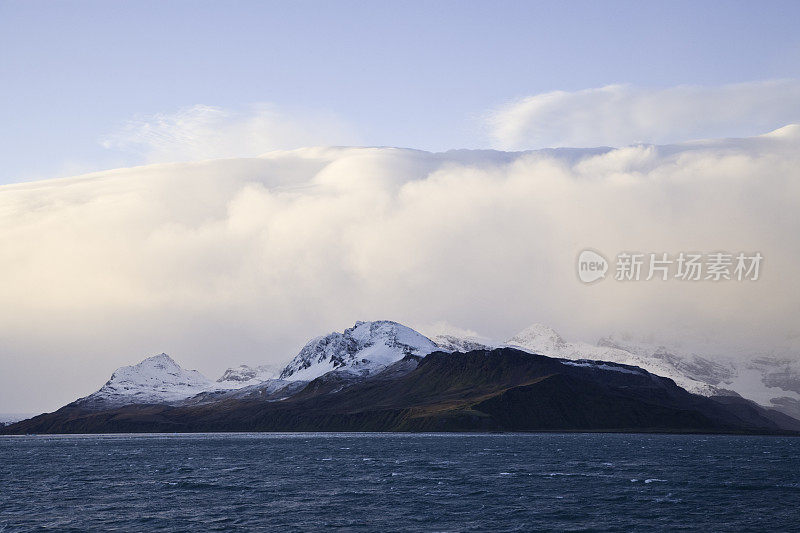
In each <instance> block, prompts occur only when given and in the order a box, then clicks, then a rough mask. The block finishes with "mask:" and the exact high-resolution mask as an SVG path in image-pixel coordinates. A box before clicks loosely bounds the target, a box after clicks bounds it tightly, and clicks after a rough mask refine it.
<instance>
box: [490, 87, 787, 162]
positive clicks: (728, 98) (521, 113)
mask: <svg viewBox="0 0 800 533" xmlns="http://www.w3.org/2000/svg"><path fill="white" fill-rule="evenodd" d="M790 122H792V123H797V122H800V82H799V81H797V80H777V81H759V82H749V83H738V84H731V85H723V86H711V87H702V86H690V85H687V86H677V87H669V88H664V89H649V88H642V87H634V86H630V85H608V86H605V87H599V88H595V89H584V90H580V91H553V92H548V93H542V94H537V95H534V96H529V97H526V98H521V99H519V100H517V101H514V102H511V103H509V104H506V105H504V106H501V107H499V108H497V109H496V110H494V112H492V113H490V114H489V115H488V116H487V123H488V127H489V131H490V135H491V138H492V140H493V142H494V143H495V145H496V146H497V147H499V148H502V149H505V150H524V149H532V148H543V147H550V146H579V147H580V146H582V147H590V146H626V145H629V144H636V143H656V144H664V143H672V142H678V141H685V140H687V139H705V138H716V137H745V136H752V135H757V134H760V133H763V132H765V131H772V130H774V129H776V128H779V127H781V126H784V125H785V124H787V123H790Z"/></svg>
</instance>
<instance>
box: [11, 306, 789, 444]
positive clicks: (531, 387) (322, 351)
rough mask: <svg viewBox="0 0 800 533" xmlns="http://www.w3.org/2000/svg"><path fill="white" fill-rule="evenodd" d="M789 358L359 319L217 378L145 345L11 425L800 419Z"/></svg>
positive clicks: (654, 424)
mask: <svg viewBox="0 0 800 533" xmlns="http://www.w3.org/2000/svg"><path fill="white" fill-rule="evenodd" d="M794 361H795V359H787V358H783V359H781V358H776V357H768V356H761V357H757V358H754V359H753V360H751V361H750V362H749V363H747V364H744V365H742V364H741V363H740V364H739V365H738V366H737V364H735V363H734V362H733V361H732V360H725V359H723V360H720V359H719V358H716V357H715V358H714V359H713V360H712V359H711V358H705V357H702V356H701V355H698V354H696V353H682V352H680V351H678V350H675V349H671V348H669V347H666V346H664V345H660V344H658V345H657V344H652V343H651V344H648V343H644V342H637V341H633V340H631V339H629V338H624V337H621V336H611V337H606V338H603V339H601V340H600V341H599V342H598V343H597V344H596V345H591V344H588V343H573V342H568V341H565V340H564V339H563V338H562V337H561V336H559V335H558V334H557V333H556V332H555V331H553V330H552V329H551V328H548V327H546V326H543V325H534V326H531V327H529V328H526V329H525V330H523V331H522V332H520V333H519V334H517V335H515V336H513V337H512V338H510V339H508V340H507V341H505V342H500V343H498V342H493V341H490V340H488V339H485V338H481V337H477V336H475V337H470V336H463V335H438V336H434V337H432V338H428V337H426V336H424V335H422V334H421V333H419V332H417V331H415V330H413V329H411V328H409V327H406V326H404V325H402V324H399V323H396V322H391V321H374V322H357V323H356V324H355V325H354V326H353V327H352V328H348V329H346V330H344V331H343V332H342V333H338V332H334V333H330V334H328V335H325V336H321V337H317V338H315V339H312V340H311V341H309V342H308V343H307V344H306V345H305V346H304V347H303V348H302V349H301V350H300V352H299V353H298V354H297V355H296V356H295V357H294V358H292V359H291V360H290V361H289V362H288V364H286V365H285V366H284V367H282V368H280V367H275V366H271V365H263V366H258V367H249V366H246V365H242V366H240V367H236V368H229V369H227V370H226V371H225V372H224V373H223V375H222V377H220V378H219V379H218V380H216V381H213V380H211V379H208V378H206V377H205V376H203V375H202V374H200V373H199V372H197V371H195V370H185V369H183V368H181V367H180V365H178V364H177V363H176V362H175V361H174V360H172V358H170V357H169V356H168V355H166V354H159V355H156V356H153V357H149V358H147V359H145V360H144V361H142V362H140V363H138V364H136V365H133V366H127V367H122V368H119V369H117V370H116V371H115V372H114V373H113V374H112V376H111V378H110V379H109V381H108V382H106V383H105V384H104V385H103V386H102V387H101V388H100V389H99V390H98V391H96V392H94V393H92V394H90V395H88V396H86V397H83V398H80V399H78V400H76V401H74V402H72V403H70V404H68V405H66V406H64V407H62V408H61V409H59V410H57V411H55V412H54V413H48V414H43V415H39V416H37V417H33V418H31V419H29V420H24V421H21V422H17V423H15V424H11V425H9V426H7V427H6V428H3V431H4V432H6V433H62V432H63V433H75V432H120V431H122V432H125V431H325V430H337V431H338V430H365V431H461V430H463V431H495V430H498V431H499V430H524V431H529V430H602V431H691V432H696V431H702V432H766V433H774V432H786V431H800V422H798V421H797V420H796V419H795V418H797V417H799V416H800V409H798V407H799V406H800V401H798V396H799V395H800V372H798V368H797V364H796V363H794ZM743 375H744V376H746V377H748V378H749V379H743V377H742V376H743ZM754 376H756V377H758V378H760V379H752V378H753V377H754ZM737 388H738V389H739V390H737ZM748 392H752V393H754V394H755V395H756V396H757V397H758V398H759V399H760V400H761V401H762V403H767V405H766V406H764V405H759V404H758V403H756V402H754V401H751V399H747V398H748V394H747V393H748ZM764 398H767V399H768V400H769V401H768V402H764Z"/></svg>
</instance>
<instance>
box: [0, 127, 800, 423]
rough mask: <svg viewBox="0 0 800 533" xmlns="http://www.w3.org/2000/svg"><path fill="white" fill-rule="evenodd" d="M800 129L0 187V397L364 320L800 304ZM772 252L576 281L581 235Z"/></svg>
mask: <svg viewBox="0 0 800 533" xmlns="http://www.w3.org/2000/svg"><path fill="white" fill-rule="evenodd" d="M799 211H800V128H798V127H797V126H790V127H787V128H785V129H783V130H781V131H779V132H776V133H774V134H771V135H767V136H762V137H754V138H749V139H739V140H730V141H707V142H700V143H690V144H683V145H677V146H676V145H673V146H668V147H661V146H651V145H642V146H634V147H628V148H621V149H609V150H567V151H538V152H527V153H508V152H491V151H480V152H469V151H466V152H465V151H457V152H447V153H439V154H435V153H428V152H422V151H414V150H405V149H392V148H308V149H301V150H295V151H283V152H273V153H270V154H266V155H264V156H262V157H258V158H239V159H227V160H214V161H204V162H195V163H180V164H161V165H151V166H146V167H138V168H133V169H123V170H115V171H109V172H102V173H97V174H92V175H86V176H80V177H76V178H69V179H63V180H52V181H43V182H37V183H30V184H20V185H13V186H5V187H2V188H0V279H2V280H3V281H4V287H3V290H2V291H0V324H2V327H0V405H2V407H3V409H2V410H4V411H28V410H33V409H48V408H54V407H57V406H58V405H60V404H63V403H65V402H66V401H69V400H72V399H74V398H75V397H77V396H79V395H83V394H86V393H89V392H91V391H92V390H93V389H94V388H96V387H97V386H99V385H100V384H101V383H103V381H104V380H105V379H107V377H108V375H109V373H110V371H111V370H113V369H114V368H115V367H117V366H119V365H122V364H130V363H133V362H136V361H138V360H140V359H141V358H143V357H144V356H147V355H150V354H153V353H158V352H161V351H166V352H168V353H170V354H171V355H173V356H174V357H175V358H176V359H177V360H178V361H179V362H180V363H182V364H183V365H185V366H187V367H190V368H198V369H200V370H201V371H203V372H204V373H207V374H208V375H210V376H216V375H217V374H220V373H221V372H222V370H223V369H224V368H225V367H227V366H230V365H234V364H239V363H268V362H283V361H285V360H287V359H288V358H289V357H291V356H293V355H294V354H295V353H296V351H297V350H298V349H299V348H300V346H301V345H302V344H303V343H304V342H305V341H306V340H307V339H308V338H310V337H312V336H315V335H319V334H322V333H325V332H327V331H331V330H334V329H336V330H341V329H342V328H344V327H347V326H349V325H352V323H353V322H354V321H355V320H357V319H360V320H364V319H394V320H398V321H401V322H405V323H408V324H410V325H419V324H443V323H448V324H455V325H458V326H459V327H461V328H465V330H469V331H471V332H478V333H480V334H483V335H487V336H490V337H492V338H497V339H503V338H508V337H509V336H511V335H512V334H514V333H515V332H516V331H517V330H519V329H522V328H523V327H525V326H527V325H528V324H530V323H533V322H542V323H546V324H550V325H552V326H553V327H555V328H556V329H558V330H560V331H561V332H563V333H564V334H565V336H567V337H568V338H573V339H585V340H590V341H592V340H595V339H596V338H597V337H599V336H601V335H604V334H607V333H609V332H612V331H618V330H629V331H639V332H648V331H653V330H659V331H661V330H665V329H667V330H671V331H673V332H678V334H681V332H682V331H683V330H684V329H685V328H688V327H691V328H698V329H701V330H702V331H704V332H707V333H709V334H710V335H714V336H715V337H714V338H715V339H716V340H718V341H719V342H721V343H732V342H736V343H750V344H752V345H759V344H763V343H768V342H770V341H771V340H774V339H775V338H778V337H780V338H785V336H786V334H788V333H791V332H794V331H796V328H797V324H798V318H800V303H799V302H800V299H798V294H800V281H798V276H797V272H798V268H797V266H798V264H800V240H798V239H797V235H800V217H798V216H797V213H798V212H799ZM587 247H591V248H593V249H596V250H599V251H601V252H603V253H605V254H607V255H609V256H613V255H614V254H616V253H617V252H620V251H624V250H638V251H642V252H670V253H677V252H679V251H706V252H713V251H717V250H728V251H732V252H736V251H740V250H741V251H760V252H761V253H762V254H763V255H764V257H765V259H764V265H763V270H762V273H761V278H760V279H759V280H758V281H757V282H750V283H745V282H721V283H712V282H696V283H691V282H684V283H681V282H676V281H670V282H659V281H652V282H635V283H634V282H631V283H627V284H626V283H622V282H616V281H614V280H605V281H601V282H599V283H596V284H593V285H584V284H582V283H580V281H579V280H578V278H577V276H576V272H575V258H576V256H577V254H578V252H579V251H580V250H582V249H584V248H587Z"/></svg>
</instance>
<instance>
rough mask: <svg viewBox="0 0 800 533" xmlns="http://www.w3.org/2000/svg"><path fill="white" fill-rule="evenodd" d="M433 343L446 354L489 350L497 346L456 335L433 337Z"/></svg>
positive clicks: (477, 338) (476, 338) (475, 338)
mask: <svg viewBox="0 0 800 533" xmlns="http://www.w3.org/2000/svg"><path fill="white" fill-rule="evenodd" d="M433 341H434V342H435V343H436V346H438V347H439V349H440V350H443V351H446V352H470V351H472V350H490V349H492V348H497V347H498V346H497V345H496V344H495V343H493V342H491V341H490V340H488V339H485V338H483V337H475V336H472V337H459V336H458V335H449V334H442V335H436V336H434V337H433Z"/></svg>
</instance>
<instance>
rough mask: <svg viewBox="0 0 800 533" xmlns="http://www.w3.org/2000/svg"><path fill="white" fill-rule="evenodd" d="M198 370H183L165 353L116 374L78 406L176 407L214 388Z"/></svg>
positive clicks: (124, 368)
mask: <svg viewBox="0 0 800 533" xmlns="http://www.w3.org/2000/svg"><path fill="white" fill-rule="evenodd" d="M213 386H214V382H213V381H211V380H209V379H208V378H207V377H205V376H204V375H203V374H201V373H200V372H198V371H197V370H184V369H183V368H181V367H180V365H178V363H176V362H175V361H173V360H172V358H171V357H170V356H168V355H167V354H165V353H162V354H159V355H154V356H152V357H148V358H147V359H145V360H144V361H142V362H140V363H138V364H136V365H132V366H123V367H120V368H118V369H117V370H115V371H114V373H113V374H112V375H111V379H109V380H108V381H107V382H106V384H105V385H103V386H102V387H101V388H100V390H98V391H97V392H95V393H93V394H90V395H89V396H86V397H85V398H81V399H80V400H78V401H77V402H76V403H77V404H79V405H81V406H83V407H89V408H95V407H111V406H120V405H129V404H145V403H173V402H177V401H180V400H183V399H186V398H189V397H191V396H194V395H196V394H199V393H201V392H204V391H207V390H209V389H211V388H213Z"/></svg>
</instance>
